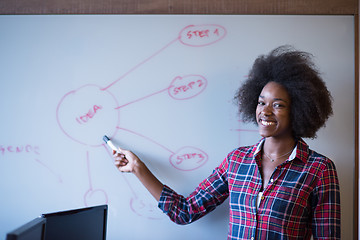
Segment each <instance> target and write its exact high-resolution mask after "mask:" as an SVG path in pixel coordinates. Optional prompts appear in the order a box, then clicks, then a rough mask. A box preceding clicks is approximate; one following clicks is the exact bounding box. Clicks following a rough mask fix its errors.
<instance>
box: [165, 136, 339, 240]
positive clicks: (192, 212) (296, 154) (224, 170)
mask: <svg viewBox="0 0 360 240" xmlns="http://www.w3.org/2000/svg"><path fill="white" fill-rule="evenodd" d="M263 141H264V139H262V140H261V141H260V142H259V143H258V144H256V145H254V146H249V147H240V148H238V149H235V150H234V151H232V152H231V153H229V154H228V156H227V157H226V158H225V159H224V161H223V162H222V163H221V164H220V166H219V167H217V168H216V169H215V170H214V171H213V173H212V174H211V175H210V176H209V177H208V178H206V179H205V180H204V181H202V182H201V183H200V184H199V186H198V187H197V188H196V190H195V191H194V192H193V193H192V194H190V196H189V197H187V198H184V197H183V196H181V195H178V194H177V193H176V192H174V191H173V190H172V189H170V188H169V187H168V186H165V187H164V188H163V191H162V194H161V197H160V201H159V208H160V209H162V210H163V212H164V213H166V214H167V215H168V216H169V217H170V219H171V220H172V221H174V222H176V223H178V224H187V223H191V222H193V221H195V220H197V219H199V218H200V217H202V216H204V215H205V214H207V213H209V212H210V211H212V210H214V209H215V207H216V206H217V205H219V204H221V203H222V202H224V200H225V199H226V198H227V197H229V196H230V221H229V233H228V240H235V239H267V240H268V239H276V240H278V239H310V238H311V235H313V237H314V239H340V191H339V183H338V178H337V173H336V169H335V165H334V163H333V162H332V161H331V160H330V159H328V158H326V157H325V156H322V155H320V154H318V153H316V152H314V151H312V150H311V149H309V147H308V145H307V144H306V143H305V142H304V141H303V140H302V139H300V140H299V141H298V143H297V146H296V148H295V149H294V151H293V152H292V154H291V155H290V157H289V159H288V160H287V161H285V162H284V163H283V164H281V165H279V166H278V167H277V168H276V169H275V171H274V172H273V175H272V177H271V179H270V182H269V184H268V186H267V188H266V189H264V192H263V196H262V198H261V201H260V205H259V207H258V208H257V206H256V204H257V196H258V194H259V192H260V190H261V188H262V178H261V173H260V168H261V148H262V143H263Z"/></svg>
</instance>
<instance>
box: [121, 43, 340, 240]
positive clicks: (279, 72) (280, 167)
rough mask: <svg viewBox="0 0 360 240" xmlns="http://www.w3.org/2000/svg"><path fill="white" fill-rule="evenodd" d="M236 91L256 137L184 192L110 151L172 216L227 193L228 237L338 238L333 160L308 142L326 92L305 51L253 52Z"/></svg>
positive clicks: (319, 123)
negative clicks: (256, 130)
mask: <svg viewBox="0 0 360 240" xmlns="http://www.w3.org/2000/svg"><path fill="white" fill-rule="evenodd" d="M235 99H236V100H237V101H238V106H239V112H240V115H241V117H242V119H243V120H245V121H248V122H249V121H250V122H254V123H256V124H257V125H258V128H259V133H260V135H261V137H262V139H261V140H260V141H259V142H258V143H257V144H255V145H253V146H246V147H239V148H237V149H235V150H233V151H232V152H230V153H229V154H228V156H227V157H226V158H225V159H224V160H223V162H222V163H221V164H220V166H218V167H217V168H215V170H214V171H213V173H212V174H211V175H210V176H209V177H208V178H206V179H205V180H204V181H202V182H201V183H200V184H199V186H198V187H197V188H196V189H195V191H194V192H193V193H192V194H190V196H188V197H187V198H184V197H183V196H181V195H178V194H177V193H176V192H174V191H173V190H172V189H171V188H169V187H168V186H166V185H163V184H162V183H161V182H160V181H159V180H158V179H157V178H156V177H155V176H154V175H153V174H152V173H151V172H150V171H149V170H148V168H147V167H146V166H145V164H144V163H143V162H142V161H141V160H140V159H139V158H138V157H137V156H136V155H135V154H133V153H132V152H131V151H128V150H122V149H119V153H116V154H114V158H115V164H116V166H117V167H118V169H119V170H120V171H123V172H132V173H134V174H135V175H136V176H137V177H138V178H139V180H140V181H141V182H142V183H143V184H144V186H145V187H146V188H147V189H148V190H149V191H150V193H151V194H152V195H153V196H154V197H155V199H156V200H157V201H158V202H159V208H161V209H162V210H163V212H164V213H166V214H167V215H168V216H169V217H170V219H171V220H172V221H174V222H176V223H178V224H187V223H191V222H193V221H195V220H197V219H199V218H200V217H202V216H204V215H205V214H207V213H208V212H210V211H212V210H213V209H215V207H216V206H217V205H219V204H221V203H222V202H223V201H224V200H225V199H226V198H227V197H230V221H229V233H228V239H231V240H232V239H310V238H311V236H313V238H314V239H339V238H340V192H339V183H338V179H337V173H336V169H335V165H334V163H333V162H332V161H331V160H330V159H328V158H327V157H325V156H323V155H320V154H318V153H316V152H315V151H313V150H311V149H309V146H308V145H307V144H306V143H305V142H304V140H303V139H302V138H315V137H316V132H317V131H318V130H319V128H321V127H323V126H324V125H325V122H326V120H327V119H328V118H329V116H330V115H332V99H331V95H330V93H329V91H328V90H327V88H326V86H325V83H324V82H323V80H322V79H321V78H320V76H319V73H318V72H317V70H316V69H315V67H314V65H313V63H312V61H311V58H310V54H308V53H305V52H300V51H296V50H293V49H291V48H290V47H289V46H282V47H279V48H277V49H275V50H273V51H272V52H270V54H268V55H267V56H260V57H259V58H257V59H256V61H255V63H254V65H253V67H252V69H251V71H250V74H249V77H248V79H247V80H246V81H245V83H244V84H243V85H242V86H241V87H240V89H239V90H238V92H237V94H236V96H235Z"/></svg>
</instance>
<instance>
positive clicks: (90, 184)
mask: <svg viewBox="0 0 360 240" xmlns="http://www.w3.org/2000/svg"><path fill="white" fill-rule="evenodd" d="M86 164H87V170H88V179H89V186H90V188H89V190H91V191H92V190H93V186H92V181H91V175H90V174H91V173H90V159H89V151H86Z"/></svg>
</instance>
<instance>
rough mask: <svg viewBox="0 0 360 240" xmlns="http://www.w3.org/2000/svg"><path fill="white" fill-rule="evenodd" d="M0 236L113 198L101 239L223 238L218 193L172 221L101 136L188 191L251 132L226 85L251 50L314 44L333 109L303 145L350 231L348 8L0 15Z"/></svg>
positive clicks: (252, 137) (247, 63)
mask: <svg viewBox="0 0 360 240" xmlns="http://www.w3.org/2000/svg"><path fill="white" fill-rule="evenodd" d="M0 32H1V38H0V52H1V54H0V65H1V71H0V79H1V88H0V109H1V124H0V132H1V134H0V179H1V181H0V192H1V196H2V197H1V200H0V203H1V205H0V212H1V214H0V236H5V234H6V232H8V231H11V230H13V229H15V228H16V227H18V226H20V225H22V224H23V223H25V222H27V221H29V220H31V219H33V218H34V217H36V216H39V215H40V214H42V213H46V212H54V211H62V210H67V209H74V208H81V207H84V206H93V205H99V204H108V205H109V217H108V233H107V236H108V239H110V240H112V239H120V237H121V238H123V239H159V240H161V239H164V240H167V239H169V236H171V239H174V240H176V239H194V237H201V239H214V240H215V239H216V240H218V239H226V237H227V229H228V217H229V216H228V215H229V212H228V202H227V201H226V202H225V203H224V204H222V205H221V206H220V207H219V208H217V209H216V210H215V211H214V212H212V213H210V214H209V215H207V216H206V217H204V218H202V219H200V220H198V221H197V222H195V223H193V224H190V225H187V226H179V225H176V224H174V223H172V222H171V221H170V220H169V219H168V218H167V216H165V215H164V214H163V213H161V211H160V210H159V209H157V202H156V201H155V200H154V199H153V198H152V197H151V196H150V194H149V193H148V192H147V191H146V190H145V189H144V187H143V186H142V185H141V184H140V183H139V181H138V180H137V179H136V178H135V177H134V176H132V175H131V174H126V173H120V172H119V171H118V170H117V169H116V168H115V167H114V165H113V162H112V157H111V153H110V150H109V149H108V148H107V147H106V146H104V142H103V140H102V137H103V135H105V134H106V135H108V136H109V137H110V138H112V139H113V141H114V142H115V143H116V144H118V145H119V146H122V147H123V148H128V149H131V150H132V151H134V152H135V153H136V154H138V155H139V157H140V158H141V159H142V160H143V161H144V162H145V163H146V164H147V165H148V167H149V168H150V169H151V170H152V171H153V172H154V173H155V175H156V176H157V177H158V178H159V179H160V180H161V181H162V182H163V183H165V184H167V185H169V186H171V187H172V188H173V189H175V190H176V191H177V192H178V193H180V194H183V195H187V194H189V193H190V192H192V191H193V190H194V189H195V187H196V186H197V184H198V183H199V182H200V181H201V180H203V179H204V178H205V177H207V176H208V175H209V174H210V173H211V172H212V170H213V169H214V168H215V167H216V166H218V164H219V163H220V162H221V161H222V160H223V158H224V157H225V156H226V154H227V153H228V152H230V151H231V150H233V149H234V148H236V147H238V146H241V145H249V144H254V143H256V142H257V141H258V140H259V139H260V137H259V135H258V133H257V131H256V127H255V126H254V125H252V124H244V123H242V122H241V121H240V120H239V117H238V115H237V108H236V106H235V104H234V103H233V96H234V94H235V91H236V89H237V88H238V87H239V86H240V84H241V82H242V81H243V80H244V79H245V78H246V75H247V74H248V72H249V69H250V67H251V66H252V63H253V61H254V60H255V58H256V57H257V56H259V55H260V54H266V53H268V52H269V51H271V50H272V49H274V48H276V47H278V46H280V45H283V44H291V45H293V46H294V47H295V48H297V49H300V50H303V51H308V52H310V53H312V54H314V61H315V63H316V64H317V65H318V67H319V69H320V71H321V72H322V74H323V77H324V79H325V81H326V82H327V85H328V87H329V89H330V91H331V92H332V95H333V98H334V113H335V114H334V116H333V117H332V118H331V119H330V120H329V121H328V122H327V127H326V128H323V129H321V131H320V132H319V134H318V138H317V139H315V140H308V139H305V140H306V141H307V142H308V144H309V145H310V146H311V148H312V149H314V150H316V151H318V152H320V153H323V154H325V155H326V156H328V157H330V158H331V159H332V160H333V161H334V162H335V165H336V167H337V170H338V174H339V179H340V187H341V204H342V209H341V210H342V238H343V239H352V232H353V210H352V206H353V199H354V196H353V188H354V161H355V160H354V159H355V157H354V136H355V135H354V129H355V128H354V124H355V123H354V121H355V116H354V102H355V97H354V82H355V80H354V79H355V77H354V72H355V71H354V18H353V16H251V15H249V16H246V15H243V16H221V15H216V16H205V15H203V16H196V15H174V16H170V15H82V16H81V15H64V16H62V15H41V16H36V15H33V16H0Z"/></svg>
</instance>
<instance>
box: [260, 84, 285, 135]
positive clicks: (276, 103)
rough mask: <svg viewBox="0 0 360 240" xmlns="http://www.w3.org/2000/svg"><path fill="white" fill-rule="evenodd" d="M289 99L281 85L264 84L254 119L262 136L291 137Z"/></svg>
mask: <svg viewBox="0 0 360 240" xmlns="http://www.w3.org/2000/svg"><path fill="white" fill-rule="evenodd" d="M290 101H291V99H290V96H289V94H288V92H287V91H286V89H285V88H284V87H283V86H282V85H280V84H278V83H276V82H269V83H268V84H266V85H265V86H264V88H263V90H262V91H261V93H260V96H259V99H258V105H257V107H256V120H257V123H258V126H259V133H260V135H261V136H262V137H266V138H268V137H272V138H274V139H275V138H276V139H282V138H292V131H291V122H290Z"/></svg>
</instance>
